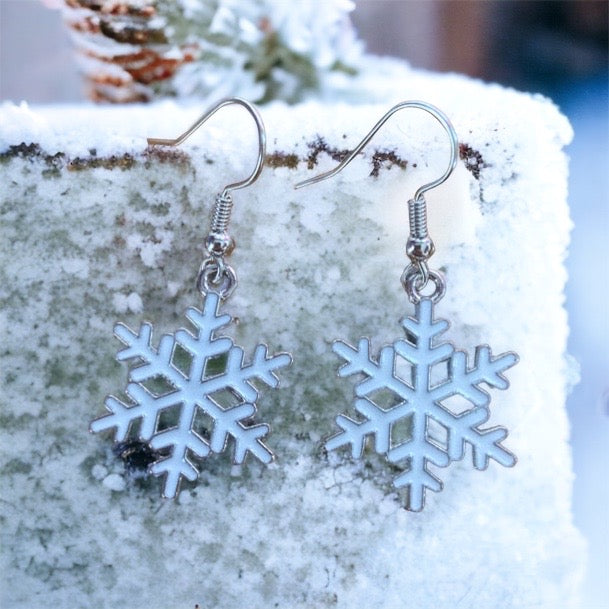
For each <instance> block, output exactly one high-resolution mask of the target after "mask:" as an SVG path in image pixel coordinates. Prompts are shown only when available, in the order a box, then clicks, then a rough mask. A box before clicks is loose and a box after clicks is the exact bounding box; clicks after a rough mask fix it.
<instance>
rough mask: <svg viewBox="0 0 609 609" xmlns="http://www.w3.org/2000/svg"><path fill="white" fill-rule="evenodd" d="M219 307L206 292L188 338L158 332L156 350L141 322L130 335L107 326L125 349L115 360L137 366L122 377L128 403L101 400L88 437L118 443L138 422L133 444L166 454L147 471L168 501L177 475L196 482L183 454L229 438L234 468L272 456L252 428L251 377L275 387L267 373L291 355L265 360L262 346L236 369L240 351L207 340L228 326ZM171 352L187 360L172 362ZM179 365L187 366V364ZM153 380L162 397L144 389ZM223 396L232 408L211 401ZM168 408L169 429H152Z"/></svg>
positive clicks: (225, 341)
mask: <svg viewBox="0 0 609 609" xmlns="http://www.w3.org/2000/svg"><path fill="white" fill-rule="evenodd" d="M219 305H220V297H219V295H218V294H215V293H212V292H210V293H208V294H207V296H206V297H205V301H204V305H203V310H202V311H200V310H199V309H196V308H194V307H191V308H189V309H188V310H187V311H186V317H187V318H188V319H189V320H190V321H191V323H192V324H193V326H194V327H195V328H196V333H195V334H191V333H190V332H189V331H188V330H185V329H184V328H181V329H179V330H178V331H177V332H176V333H175V334H165V335H164V336H162V337H161V340H160V342H159V347H158V349H155V348H154V347H153V346H152V345H151V338H152V325H151V324H149V323H143V324H142V325H141V326H140V329H139V331H138V332H134V331H133V330H131V329H130V328H128V327H127V326H125V325H124V324H121V323H118V324H116V326H115V327H114V334H115V335H116V337H117V338H118V339H119V340H120V341H121V342H122V343H124V344H125V348H124V349H122V350H120V351H119V352H118V354H117V359H118V360H119V361H126V360H139V361H140V362H141V365H139V366H137V367H135V368H132V369H131V370H130V373H129V380H130V383H129V384H128V385H127V388H126V393H127V396H128V397H129V400H130V403H126V402H123V401H121V400H119V399H118V398H116V397H114V396H112V395H110V396H108V397H107V398H106V402H105V405H106V408H107V409H108V410H109V411H110V414H107V415H105V416H102V417H100V418H98V419H95V420H94V421H93V422H92V423H91V431H93V432H99V431H104V430H108V429H113V428H115V429H116V433H115V441H116V442H123V441H125V440H126V439H127V437H128V435H129V430H130V427H131V425H132V423H134V422H136V421H141V424H140V429H139V439H140V440H141V441H142V442H146V443H149V444H150V446H151V447H152V449H154V450H155V451H165V450H166V449H171V450H170V452H169V454H167V455H166V456H163V457H162V458H161V459H159V460H157V461H156V462H154V463H153V464H152V465H151V466H150V472H151V473H152V474H154V475H155V476H161V475H164V474H166V477H165V480H164V483H163V496H164V497H175V496H176V494H177V492H178V489H179V485H180V480H181V478H182V477H184V478H186V479H188V480H190V481H194V480H196V479H197V477H198V474H199V472H198V470H197V467H196V465H195V463H194V462H193V460H192V458H191V455H196V456H197V457H200V458H203V457H207V456H208V455H209V454H210V453H220V452H222V451H224V449H225V448H226V446H227V443H228V439H229V437H231V438H232V439H233V441H234V453H233V459H234V462H235V463H243V462H244V460H245V457H246V456H247V453H248V452H249V453H251V454H252V455H253V456H254V457H256V458H257V459H259V460H260V461H262V462H263V463H270V462H271V461H272V459H273V453H272V452H271V451H270V450H269V449H268V448H267V446H265V445H264V444H263V442H262V440H261V439H262V438H264V437H265V436H266V435H267V434H268V432H269V429H270V428H269V426H268V425H266V424H258V425H253V424H252V420H253V417H254V415H255V413H256V400H257V398H258V390H257V389H256V387H255V386H254V385H253V383H252V381H253V380H254V379H258V380H260V381H262V382H264V383H266V384H267V385H269V386H270V387H277V385H278V384H279V379H278V377H277V376H276V374H275V372H276V371H277V370H278V369H280V368H283V367H285V366H288V365H289V364H290V363H291V361H292V357H291V356H290V355H289V354H288V353H279V354H277V355H274V356H272V357H268V356H267V347H266V345H263V344H260V345H258V346H257V347H256V350H255V352H254V358H253V361H252V363H251V364H247V365H246V364H244V362H243V356H244V353H243V350H242V349H241V347H238V346H236V345H234V344H233V341H232V340H231V339H230V338H228V337H226V336H220V337H216V336H215V335H214V334H215V332H216V331H217V330H218V329H220V328H222V327H224V326H226V325H227V324H228V323H229V322H230V321H231V318H230V316H229V315H218V307H219ZM178 349H181V350H183V352H185V353H186V354H187V357H181V358H180V357H179V355H178V353H177V351H178ZM182 355H184V353H182ZM178 360H180V361H178ZM182 360H189V364H188V366H185V364H184V362H183V361H182ZM186 368H187V369H186ZM218 368H221V370H218ZM158 379H162V380H163V381H165V384H166V389H169V391H166V392H163V393H161V394H159V393H155V392H154V391H152V390H151V389H150V388H149V386H147V383H150V382H154V381H156V382H157V384H158ZM226 390H228V391H229V392H230V393H231V394H232V395H233V396H234V397H235V398H237V399H236V400H235V403H233V404H230V405H225V404H223V405H221V404H220V402H219V401H218V400H217V399H216V398H215V396H216V395H219V394H220V393H221V392H224V391H226ZM171 408H174V409H176V408H177V409H178V413H177V422H176V424H175V425H174V426H172V427H170V428H167V429H160V427H159V426H160V422H161V417H162V415H163V413H164V412H167V411H168V410H169V409H171ZM198 415H207V417H209V419H211V421H212V429H211V431H210V432H209V437H204V436H203V435H202V433H201V429H200V428H201V427H202V426H201V425H197V418H198ZM199 418H200V417H199Z"/></svg>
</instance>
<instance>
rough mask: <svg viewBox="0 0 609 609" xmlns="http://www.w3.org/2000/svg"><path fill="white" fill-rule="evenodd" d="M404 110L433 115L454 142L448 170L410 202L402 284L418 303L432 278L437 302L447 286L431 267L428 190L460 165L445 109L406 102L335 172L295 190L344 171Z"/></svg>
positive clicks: (310, 181) (451, 143)
mask: <svg viewBox="0 0 609 609" xmlns="http://www.w3.org/2000/svg"><path fill="white" fill-rule="evenodd" d="M404 108H417V109H419V110H424V111H425V112H427V113H428V114H431V116H433V117H434V118H435V119H436V120H437V121H438V122H439V123H440V125H442V127H443V128H444V131H446V133H447V134H448V137H449V139H450V158H449V162H448V167H447V168H446V170H445V171H444V173H443V174H442V175H441V176H440V177H439V178H437V179H435V180H432V181H431V182H428V183H427V184H423V186H420V187H419V188H418V189H417V190H416V191H415V193H414V198H412V199H410V200H409V201H408V218H409V223H410V234H409V236H408V241H407V242H406V255H407V256H408V258H410V261H411V263H412V264H410V265H409V266H407V267H406V269H405V270H404V273H403V274H402V285H403V286H404V289H405V290H406V292H407V294H408V297H409V298H410V300H411V301H413V302H418V301H419V300H420V299H421V291H422V290H423V288H424V287H425V286H426V285H427V282H428V281H429V280H430V279H432V280H433V282H434V284H435V287H436V289H435V292H434V294H433V299H434V301H435V302H437V301H438V300H439V299H440V298H442V296H443V295H444V291H445V284H444V279H443V278H442V276H441V275H440V273H438V272H436V271H430V270H429V267H428V266H427V260H429V258H430V257H431V256H432V254H433V253H434V251H435V248H434V244H433V241H432V240H431V238H430V237H429V231H428V230H427V203H426V201H425V197H424V194H425V193H426V192H427V191H428V190H431V189H432V188H435V187H436V186H440V184H442V183H443V182H445V181H446V180H447V179H448V177H449V176H450V174H451V173H452V172H453V170H454V168H455V166H456V165H457V159H458V155H459V139H458V138H457V133H456V131H455V128H454V127H453V125H452V123H451V122H450V120H449V119H448V117H447V116H446V114H444V112H442V110H440V109H439V108H436V106H434V105H432V104H429V103H427V102H424V101H417V100H410V101H403V102H401V103H399V104H397V105H396V106H394V107H393V108H391V109H390V110H389V111H388V112H387V113H386V114H385V115H384V116H383V117H382V118H381V119H380V120H379V121H378V122H377V123H376V125H374V127H372V129H371V130H370V131H369V132H368V134H367V135H366V136H365V137H364V139H363V140H362V141H361V142H360V143H359V144H358V145H357V146H356V147H355V148H354V149H353V150H352V151H351V152H350V153H349V155H348V156H347V157H346V158H345V159H343V160H342V161H341V162H340V163H339V164H338V165H337V166H336V167H335V168H334V169H331V170H330V171H326V172H325V173H321V174H319V175H317V176H313V177H312V178H309V179H307V180H303V181H302V182H298V184H296V185H295V186H294V188H296V189H298V188H302V187H303V186H310V185H311V184H316V183H317V182H321V181H322V180H326V179H327V178H331V177H333V176H335V175H336V174H338V173H339V172H341V171H342V170H343V169H344V168H345V167H346V166H347V165H348V164H349V163H350V162H351V161H352V160H353V159H354V158H355V157H356V156H357V155H358V154H359V153H360V152H361V151H362V149H363V148H364V146H366V145H367V144H368V143H369V142H370V140H371V139H372V138H373V137H374V135H375V134H376V132H377V131H378V130H379V129H380V128H381V127H382V126H383V125H384V124H385V123H386V122H387V120H389V118H391V116H393V115H394V114H395V113H396V112H398V111H399V110H403V109H404Z"/></svg>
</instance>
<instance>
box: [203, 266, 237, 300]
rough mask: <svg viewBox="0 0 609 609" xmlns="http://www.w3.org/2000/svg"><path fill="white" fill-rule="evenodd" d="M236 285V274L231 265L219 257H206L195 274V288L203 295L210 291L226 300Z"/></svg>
mask: <svg viewBox="0 0 609 609" xmlns="http://www.w3.org/2000/svg"><path fill="white" fill-rule="evenodd" d="M236 287H237V274H236V273H235V269H233V267H232V266H229V265H228V264H225V263H224V260H223V259H222V258H221V257H217V258H215V257H211V258H206V259H205V260H203V262H202V263H201V267H200V268H199V273H198V274H197V290H199V292H201V294H202V295H203V296H207V294H209V293H210V292H212V293H214V294H218V296H220V299H221V300H226V299H227V298H228V297H229V296H230V295H231V294H232V293H233V292H234V291H235V288H236Z"/></svg>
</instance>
